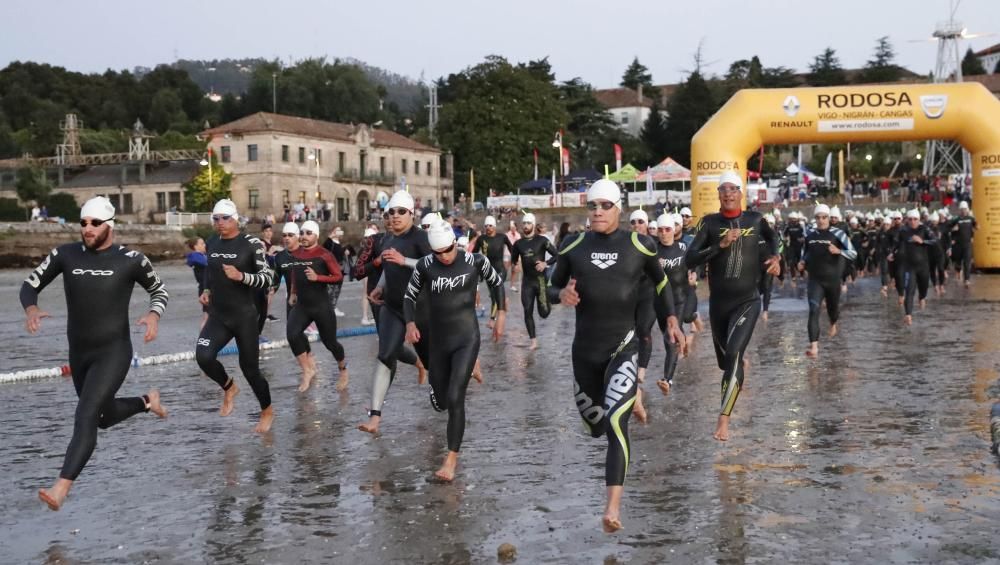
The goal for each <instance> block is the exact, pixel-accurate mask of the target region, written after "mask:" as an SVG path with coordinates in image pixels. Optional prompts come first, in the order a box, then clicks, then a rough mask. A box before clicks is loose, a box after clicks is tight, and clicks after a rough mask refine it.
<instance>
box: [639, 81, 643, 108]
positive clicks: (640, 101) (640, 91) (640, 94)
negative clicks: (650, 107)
mask: <svg viewBox="0 0 1000 565" xmlns="http://www.w3.org/2000/svg"><path fill="white" fill-rule="evenodd" d="M639 105H640V106H642V85H641V84H640V85H639Z"/></svg>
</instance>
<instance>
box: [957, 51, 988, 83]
mask: <svg viewBox="0 0 1000 565" xmlns="http://www.w3.org/2000/svg"><path fill="white" fill-rule="evenodd" d="M985 74H986V68H984V67H983V63H982V61H980V60H979V58H978V57H976V54H975V53H973V52H972V48H971V47H969V48H968V49H967V50H966V51H965V57H963V58H962V76H966V77H967V76H973V75H985Z"/></svg>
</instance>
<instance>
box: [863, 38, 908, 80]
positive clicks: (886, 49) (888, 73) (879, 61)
mask: <svg viewBox="0 0 1000 565" xmlns="http://www.w3.org/2000/svg"><path fill="white" fill-rule="evenodd" d="M895 61H896V52H895V51H894V50H893V49H892V44H891V43H889V37H888V36H882V37H880V38H878V39H877V40H876V41H875V52H874V54H873V56H872V58H871V59H869V60H868V62H867V63H866V64H865V68H864V69H863V70H862V72H861V73H860V75H859V76H858V79H859V82H860V83H879V82H896V81H897V80H899V79H900V77H902V75H903V69H902V68H900V67H899V66H898V65H896V63H895Z"/></svg>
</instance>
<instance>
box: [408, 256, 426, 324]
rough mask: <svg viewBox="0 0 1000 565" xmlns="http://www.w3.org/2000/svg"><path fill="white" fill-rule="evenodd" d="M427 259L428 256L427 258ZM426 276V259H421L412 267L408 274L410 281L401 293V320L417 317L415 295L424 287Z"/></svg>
mask: <svg viewBox="0 0 1000 565" xmlns="http://www.w3.org/2000/svg"><path fill="white" fill-rule="evenodd" d="M428 259H429V258H428ZM426 276H427V260H421V261H420V262H419V263H417V266H416V268H414V269H413V274H412V275H410V282H409V283H408V284H407V285H406V292H405V293H404V294H403V320H404V321H405V322H406V323H410V322H412V321H414V320H416V317H417V297H418V296H420V290H421V289H423V287H424V278H425V277H426Z"/></svg>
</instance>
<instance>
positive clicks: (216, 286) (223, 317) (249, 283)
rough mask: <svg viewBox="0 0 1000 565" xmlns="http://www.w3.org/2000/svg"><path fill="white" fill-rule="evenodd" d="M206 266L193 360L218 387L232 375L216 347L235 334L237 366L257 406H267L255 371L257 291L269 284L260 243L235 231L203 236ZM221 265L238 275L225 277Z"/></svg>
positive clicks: (266, 392)
mask: <svg viewBox="0 0 1000 565" xmlns="http://www.w3.org/2000/svg"><path fill="white" fill-rule="evenodd" d="M207 247H208V249H207V251H206V253H205V254H206V255H207V256H208V267H207V268H206V269H205V291H207V292H209V293H210V295H209V303H208V320H207V321H206V322H205V327H203V328H202V330H201V335H199V336H198V342H197V347H196V348H195V359H196V360H197V361H198V366H199V367H201V370H202V371H204V372H205V374H206V375H208V377H209V378H210V379H212V380H213V381H215V382H216V383H217V384H218V385H219V386H220V387H222V390H229V387H231V386H232V385H233V380H232V379H231V378H229V375H228V374H226V369H225V367H223V366H222V363H220V362H219V360H218V355H219V350H221V349H222V348H223V347H225V346H226V344H227V343H229V340H231V339H234V338H235V339H236V347H237V348H238V349H239V363H240V371H242V372H243V376H244V377H245V378H246V380H247V382H248V383H250V388H251V389H253V393H254V395H255V396H256V397H257V401H258V402H259V403H260V407H261V409H262V410H263V409H265V408H267V407H268V406H270V405H271V391H270V388H269V387H268V385H267V381H266V380H265V379H264V377H263V376H262V375H261V373H260V359H259V351H260V343H259V342H258V341H257V336H258V330H257V316H258V311H257V301H256V299H255V298H256V295H257V291H258V290H259V289H262V288H265V289H266V288H269V287H270V286H271V282H272V276H273V274H274V273H273V271H272V270H271V268H270V267H269V266H268V264H267V259H266V257H265V255H264V244H263V242H261V240H260V239H258V238H257V237H255V236H252V235H248V234H238V235H236V237H233V238H231V239H222V238H221V237H219V236H215V237H213V238H212V239H210V240H208V245H207ZM223 265H232V266H234V267H236V269H237V270H239V271H240V272H241V273H243V278H242V280H240V281H233V280H230V279H229V278H228V277H226V273H225V271H224V270H223V268H222V267H223Z"/></svg>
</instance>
